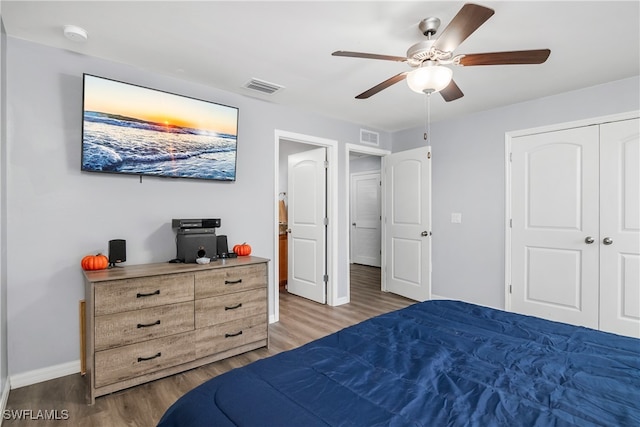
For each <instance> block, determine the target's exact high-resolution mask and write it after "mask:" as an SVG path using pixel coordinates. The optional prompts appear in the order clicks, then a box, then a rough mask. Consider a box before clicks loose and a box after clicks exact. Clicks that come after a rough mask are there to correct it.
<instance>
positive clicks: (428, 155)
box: [427, 151, 431, 159]
mask: <svg viewBox="0 0 640 427" xmlns="http://www.w3.org/2000/svg"><path fill="white" fill-rule="evenodd" d="M430 158H431V151H428V152H427V159H430Z"/></svg>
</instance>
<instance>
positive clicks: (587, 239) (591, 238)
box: [584, 236, 596, 245]
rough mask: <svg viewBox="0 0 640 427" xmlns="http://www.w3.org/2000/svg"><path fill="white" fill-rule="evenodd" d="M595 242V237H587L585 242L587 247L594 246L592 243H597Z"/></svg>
mask: <svg viewBox="0 0 640 427" xmlns="http://www.w3.org/2000/svg"><path fill="white" fill-rule="evenodd" d="M595 241H596V239H594V238H593V237H591V236H587V237H586V238H585V239H584V242H585V243H586V244H587V245H590V244H592V243H593V242H595Z"/></svg>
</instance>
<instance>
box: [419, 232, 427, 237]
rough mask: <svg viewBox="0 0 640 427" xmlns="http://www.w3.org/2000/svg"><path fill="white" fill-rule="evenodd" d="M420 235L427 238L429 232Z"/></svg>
mask: <svg viewBox="0 0 640 427" xmlns="http://www.w3.org/2000/svg"><path fill="white" fill-rule="evenodd" d="M420 235H421V236H422V237H427V236H428V235H429V232H428V231H423V232H422V233H420Z"/></svg>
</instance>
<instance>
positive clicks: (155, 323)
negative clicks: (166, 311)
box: [138, 319, 160, 329]
mask: <svg viewBox="0 0 640 427" xmlns="http://www.w3.org/2000/svg"><path fill="white" fill-rule="evenodd" d="M159 324H160V319H158V320H156V321H155V322H153V323H138V329H140V328H148V327H150V326H155V325H159Z"/></svg>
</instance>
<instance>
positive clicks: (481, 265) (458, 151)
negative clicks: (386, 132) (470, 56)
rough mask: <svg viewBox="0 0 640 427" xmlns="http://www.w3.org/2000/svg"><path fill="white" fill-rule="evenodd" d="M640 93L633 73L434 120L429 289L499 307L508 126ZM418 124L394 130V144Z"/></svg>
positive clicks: (542, 121) (609, 104)
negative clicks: (457, 219)
mask: <svg viewBox="0 0 640 427" xmlns="http://www.w3.org/2000/svg"><path fill="white" fill-rule="evenodd" d="M639 94H640V77H633V78H629V79H625V80H621V81H616V82H612V83H608V84H604V85H600V86H595V87H591V88H587V89H582V90H577V91H573V92H568V93H564V94H560V95H556V96H551V97H547V98H541V99H537V100H534V101H530V102H525V103H520V104H515V105H511V106H508V107H504V108H499V109H494V110H489V111H484V112H481V113H477V114H472V115H469V116H467V117H462V118H459V119H455V120H449V121H442V122H438V123H432V125H431V133H432V140H431V146H432V151H433V163H432V164H433V175H432V177H433V186H432V188H433V199H432V200H433V203H432V206H433V274H432V279H433V287H432V291H433V294H434V295H437V296H442V297H447V298H454V299H462V300H466V301H469V302H475V303H478V304H482V305H488V306H492V307H497V308H504V289H505V288H504V287H505V278H504V256H505V254H504V252H505V245H504V238H505V233H504V229H505V228H504V227H505V176H504V175H505V153H504V150H505V148H504V147H505V133H506V132H509V131H514V130H520V129H529V128H534V127H539V126H544V125H551V124H556V123H563V122H570V121H575V120H580V119H587V118H592V117H599V116H606V115H611V114H617V113H623V112H628V111H634V110H639V109H640V95H639ZM454 102H459V101H454ZM460 102H464V98H462V100H460ZM445 108H446V106H445ZM423 132H424V128H423V127H418V128H414V129H410V130H406V131H403V132H399V133H397V134H395V135H394V136H393V149H394V151H403V150H406V149H409V148H414V147H416V146H417V145H418V143H416V141H420V140H421V139H422V133H423ZM454 212H455V213H462V223H461V224H453V223H451V213H454Z"/></svg>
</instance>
